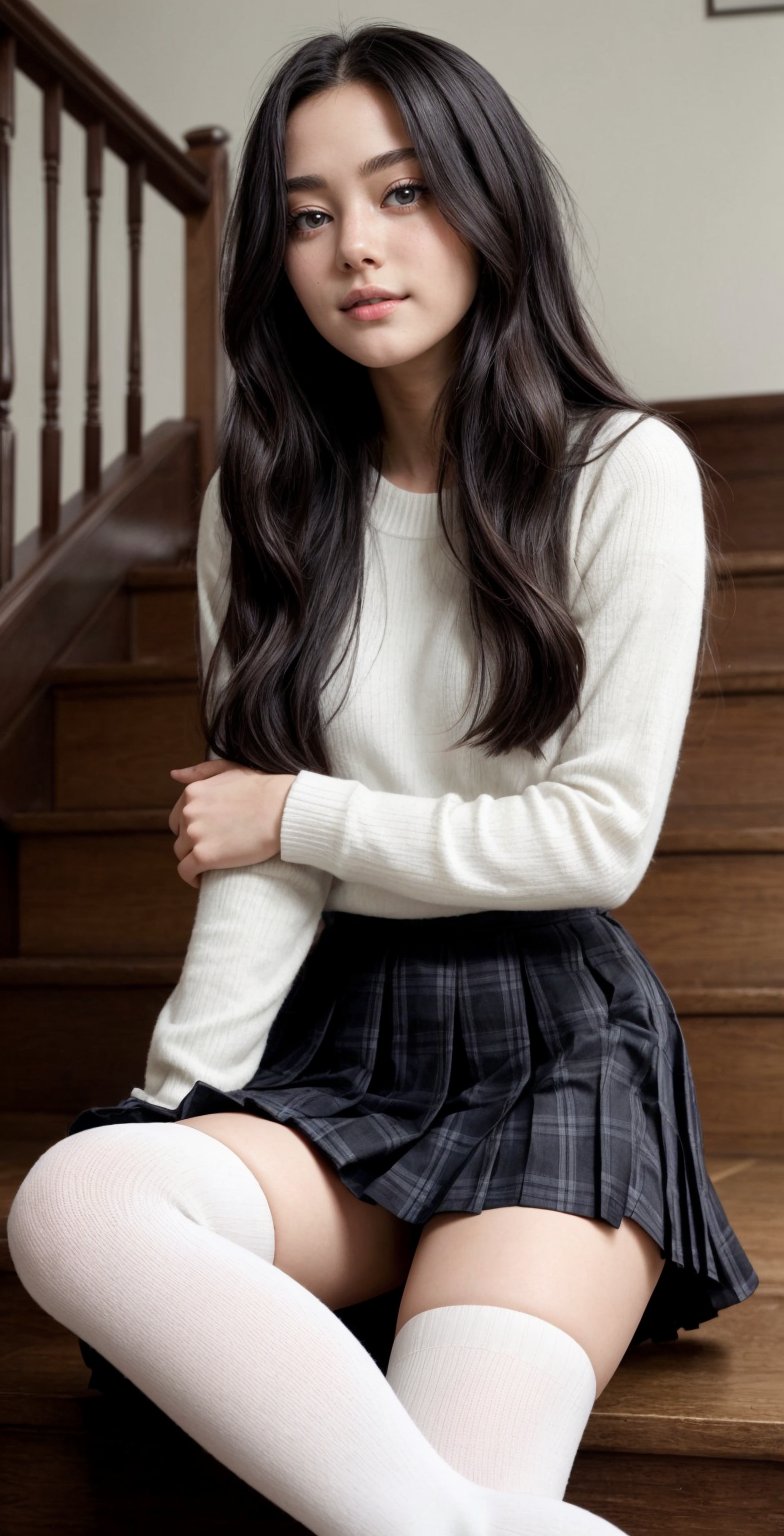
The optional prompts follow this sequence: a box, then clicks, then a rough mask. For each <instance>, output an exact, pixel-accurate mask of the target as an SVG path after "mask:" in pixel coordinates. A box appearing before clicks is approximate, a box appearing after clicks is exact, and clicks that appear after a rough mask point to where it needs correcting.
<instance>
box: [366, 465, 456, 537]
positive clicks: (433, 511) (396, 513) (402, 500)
mask: <svg viewBox="0 0 784 1536" xmlns="http://www.w3.org/2000/svg"><path fill="white" fill-rule="evenodd" d="M374 475H375V471H374V472H373V473H372V474H371V480H370V492H371V494H372V491H373V483H374ZM451 502H452V491H451V489H450V490H446V491H445V492H444V510H445V511H446V510H448V508H449V507H450V505H451ZM368 516H369V520H370V522H371V523H372V524H373V527H374V528H377V529H378V530H379V531H380V532H381V533H392V534H396V535H397V537H398V538H401V539H433V538H436V537H437V536H438V534H439V533H440V530H441V523H440V519H439V516H438V493H437V492H436V491H404V490H402V489H401V487H400V486H399V485H393V484H392V481H391V480H387V479H386V477H385V476H384V475H382V476H381V477H380V479H379V482H378V488H377V490H376V492H375V495H374V496H373V500H372V501H371V503H370V510H369V513H368Z"/></svg>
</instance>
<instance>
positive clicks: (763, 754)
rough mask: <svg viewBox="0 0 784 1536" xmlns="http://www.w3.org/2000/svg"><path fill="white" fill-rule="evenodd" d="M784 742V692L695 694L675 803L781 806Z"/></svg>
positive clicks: (675, 791) (673, 801)
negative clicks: (703, 695)
mask: <svg viewBox="0 0 784 1536" xmlns="http://www.w3.org/2000/svg"><path fill="white" fill-rule="evenodd" d="M782 743H784V694H778V693H763V694H742V693H737V694H730V693H727V694H724V695H723V696H722V695H718V694H717V695H712V696H709V697H705V698H698V699H695V700H694V701H693V703H692V706H691V710H690V712H689V717H688V720H687V722H686V730H685V732H684V736H683V745H682V747H681V753H680V757H679V760H678V769H677V773H676V775H675V780H674V783H673V786H672V793H671V796H670V802H669V803H670V805H673V806H683V805H737V806H747V807H749V808H751V807H753V806H757V805H781V802H782V797H783V796H784V780H782V772H781V756H782ZM666 825H667V822H666V817H665V827H666Z"/></svg>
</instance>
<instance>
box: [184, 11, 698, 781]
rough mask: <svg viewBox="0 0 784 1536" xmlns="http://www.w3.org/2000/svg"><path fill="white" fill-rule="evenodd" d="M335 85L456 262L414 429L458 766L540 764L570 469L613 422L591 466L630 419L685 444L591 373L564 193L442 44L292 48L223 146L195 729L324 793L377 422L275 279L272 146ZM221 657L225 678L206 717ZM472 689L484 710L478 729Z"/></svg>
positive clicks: (525, 130) (562, 613)
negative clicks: (529, 757)
mask: <svg viewBox="0 0 784 1536" xmlns="http://www.w3.org/2000/svg"><path fill="white" fill-rule="evenodd" d="M354 81H362V82H367V83H370V84H373V85H376V86H382V87H384V88H385V89H386V91H388V92H389V94H390V96H391V97H392V99H393V100H394V102H395V104H396V106H397V108H398V110H399V113H400V116H401V119H402V120H403V122H404V123H405V126H406V129H407V130H408V133H409V134H410V142H411V144H412V145H413V146H414V148H415V150H416V152H417V155H418V157H419V160H420V164H421V166H422V168H423V172H424V176H425V180H426V182H427V186H428V189H429V193H430V195H431V196H432V197H434V199H435V201H436V203H437V204H438V206H439V208H440V210H441V212H442V214H443V216H444V218H445V219H446V220H448V222H449V223H450V224H451V225H452V226H453V227H454V228H455V229H456V230H457V231H458V232H459V233H460V234H461V235H462V236H463V237H464V239H465V240H467V241H468V242H470V244H471V245H472V246H473V247H474V248H475V249H476V251H477V253H478V256H479V278H478V286H477V291H476V293H475V296H474V299H473V301H472V303H471V305H470V307H469V309H468V310H467V312H466V313H465V315H464V316H463V318H462V320H461V322H460V325H459V328H458V334H459V356H458V361H457V364H456V366H455V368H454V371H453V373H452V375H451V376H450V378H449V379H448V381H447V383H446V385H445V387H444V389H443V390H442V392H441V394H440V396H439V398H438V401H437V405H436V409H435V413H434V421H435V423H436V430H435V441H437V442H438V443H439V444H440V459H439V467H438V483H437V490H438V508H439V518H440V526H441V528H442V530H443V532H444V534H445V536H446V537H447V538H449V536H448V532H447V527H446V523H445V520H444V506H443V503H442V499H441V493H442V490H443V489H444V487H445V486H447V485H449V486H450V487H451V486H452V485H454V487H455V495H456V498H457V500H456V507H457V513H458V518H459V525H460V528H461V532H462V534H463V537H464V540H465V549H466V559H465V561H464V560H463V558H462V556H461V554H460V553H459V552H458V551H457V550H455V548H454V545H452V542H451V538H449V544H450V548H452V549H453V552H454V553H455V556H456V558H457V559H458V561H459V562H460V564H461V566H462V568H463V570H464V571H465V574H466V576H467V580H468V601H469V603H470V613H471V622H472V625H473V630H474V634H475V636H476V640H477V648H476V654H477V667H478V668H479V671H480V675H481V687H480V694H479V703H478V704H477V707H476V710H475V712H474V716H473V719H472V721H471V724H470V726H469V728H468V730H467V731H466V733H465V735H464V736H463V737H462V738H461V740H460V742H459V743H458V745H461V746H462V745H465V744H466V743H470V744H471V745H474V746H481V747H482V748H484V749H485V750H486V751H487V752H488V753H489V754H490V755H492V756H497V755H500V754H501V753H505V752H508V751H509V750H510V749H512V748H514V747H524V748H526V749H527V750H528V751H530V752H531V753H532V754H533V755H536V756H541V755H542V743H543V742H544V741H546V740H547V738H548V737H549V736H550V735H551V734H552V733H553V732H554V731H555V730H557V729H558V727H559V726H560V725H561V724H562V722H563V721H564V719H565V718H566V716H567V715H568V714H569V713H570V712H571V711H572V709H574V708H575V707H576V708H577V709H578V710H579V707H580V706H579V698H580V691H581V686H582V681H583V677H584V673H585V666H586V656H585V648H584V646H583V642H582V639H581V636H580V633H579V631H578V629H577V626H576V625H575V623H574V621H573V619H572V618H571V616H570V613H569V611H568V608H567V606H566V599H567V582H568V574H569V573H568V566H569V562H568V557H567V551H566V535H567V527H568V516H569V503H570V499H571V495H572V492H573V490H574V487H575V480H576V477H577V474H578V472H579V470H580V469H581V468H583V467H584V465H585V463H586V462H593V461H586V460H585V458H584V455H585V454H587V453H588V452H589V451H590V447H591V444H592V443H593V441H594V438H595V436H596V434H597V433H599V432H600V431H601V430H602V428H603V427H604V425H605V423H607V422H608V421H609V420H610V419H611V418H612V416H613V415H614V413H615V412H617V411H629V410H633V411H635V412H636V413H637V414H636V415H635V418H634V421H633V422H632V423H631V424H630V426H628V427H627V428H626V431H625V432H622V433H621V434H620V436H616V437H613V438H612V439H611V440H610V441H608V442H607V443H606V444H605V445H604V448H603V452H607V451H608V450H609V448H610V447H613V446H614V445H615V444H616V443H617V442H619V441H620V437H621V436H625V435H626V432H628V431H630V430H632V429H633V428H634V426H636V425H637V422H638V420H639V417H640V416H654V417H658V418H659V419H660V420H663V421H665V422H666V423H667V424H668V425H669V426H671V427H672V429H673V430H674V431H676V432H678V434H679V436H681V437H682V439H683V441H684V442H686V443H687V446H688V447H690V445H689V444H688V442H687V439H686V437H685V436H684V434H683V432H681V431H680V429H679V427H678V425H677V423H675V422H674V421H671V420H670V419H669V418H668V417H666V416H664V415H663V414H662V413H661V412H659V411H657V410H656V409H655V408H654V407H652V406H651V405H650V404H648V403H646V402H645V401H642V400H639V399H638V398H637V397H636V396H634V395H633V394H632V393H631V392H630V391H629V390H628V389H626V388H625V386H624V385H623V383H622V382H621V381H620V380H619V378H618V377H617V376H616V375H615V374H614V373H613V371H612V369H611V367H610V365H609V364H608V362H607V361H606V360H605V359H604V357H603V356H602V354H601V350H600V346H599V344H598V343H597V341H596V340H595V339H594V337H593V335H592V334H591V329H590V324H589V321H588V319H587V318H586V316H585V314H584V313H583V310H582V308H581V305H580V301H579V298H578V295H577V292H576V288H575V284H574V281H573V277H572V275H571V271H570V262H569V254H568V249H567V243H566V237H565V227H566V221H565V220H564V221H563V222H562V218H561V213H560V209H559V203H558V192H559V190H560V191H561V192H562V193H563V194H564V198H565V201H566V202H567V203H568V205H569V207H570V208H571V207H572V202H571V194H570V193H569V192H568V189H567V188H566V185H565V183H564V181H563V178H562V177H561V174H560V172H559V171H558V170H557V168H556V167H555V166H554V164H553V162H552V161H551V160H550V158H549V157H548V155H547V153H546V151H545V149H544V148H543V146H542V145H541V144H540V142H539V141H538V139H537V138H536V135H535V134H534V133H533V131H532V129H531V128H530V127H529V126H528V124H527V123H526V122H525V121H524V120H523V118H522V117H521V115H520V113H519V111H518V110H517V108H516V107H515V105H514V104H513V102H512V101H511V100H510V98H509V96H508V95H507V93H506V92H505V90H504V89H503V87H502V86H501V85H499V83H498V82H497V80H495V79H494V78H493V76H492V75H491V74H490V73H489V72H488V71H487V70H486V69H484V68H483V66H482V65H481V64H479V63H477V61H476V60H475V59H473V58H471V57H470V55H469V54H467V53H464V52H463V50H462V49H460V48H458V47H456V46H455V45H454V44H452V43H449V42H445V41H444V40H443V39H441V38H438V37H432V36H429V35H427V34H426V33H423V32H418V31H415V30H412V29H410V28H407V27H399V26H393V25H389V24H386V23H378V24H377V23H372V24H369V25H365V26H361V27H359V29H358V30H355V31H354V32H353V34H352V33H351V31H350V30H348V31H347V30H346V29H343V30H341V31H340V32H330V33H325V34H322V35H319V36H316V37H313V38H310V39H308V40H306V41H305V42H304V43H299V44H297V45H295V46H294V47H293V51H291V52H290V54H289V56H287V57H284V60H283V62H282V63H281V64H280V66H279V67H278V68H277V70H276V72H275V74H274V76H273V78H272V79H271V81H270V83H269V84H268V85H267V87H266V89H265V91H264V94H263V98H262V100H261V103H260V105H259V106H258V109H257V111H256V113H255V116H254V118H253V120H252V122H251V124H250V127H249V130H248V132H247V135H246V138H245V141H244V145H243V148H242V154H241V157H240V164H239V171H238V177H237V182H236V187H235V191H234V194H233V197H232V202H231V206H230V209H229V214H228V218H227V223H226V229H225V232H224V244H223V251H222V256H221V287H222V310H221V323H222V333H223V342H224V346H225V349H226V352H227V355H228V358H229V361H230V363H231V366H232V369H233V374H234V378H233V381H232V383H231V386H230V391H229V400H228V405H227V409H226V414H225V418H224V421H223V423H222V430H221V442H220V448H219V470H220V475H219V491H220V509H221V515H222V518H223V520H224V523H225V527H226V529H227V530H228V534H229V536H230V548H231V582H230V595H229V600H228V606H227V609H226V614H225V618H224V620H223V623H222V627H221V632H220V637H219V644H218V645H217V646H216V647H215V652H214V654H213V657H212V660H211V662H210V664H209V667H208V669H207V673H206V676H205V675H204V673H203V668H202V666H201V665H200V668H199V687H200V706H201V725H202V730H203V733H204V737H205V740H206V741H207V744H208V747H209V748H210V749H211V750H212V753H213V754H214V755H215V756H218V757H223V758H228V759H231V760H233V761H235V762H239V763H242V764H245V765H247V766H250V767H254V768H257V769H259V770H260V771H262V772H264V773H297V772H298V771H299V769H301V768H307V769H311V770H313V771H315V772H320V773H327V774H328V773H330V772H331V764H330V759H329V754H328V751H327V746H326V742H325V738H324V722H323V720H322V718H321V711H320V705H319V700H320V693H321V690H322V687H323V686H324V673H325V671H326V668H327V666H328V663H329V659H330V656H331V653H332V650H333V647H334V646H335V644H336V641H337V639H338V637H339V636H340V635H341V632H343V630H344V624H345V621H346V619H347V616H348V614H349V611H350V608H351V606H352V604H354V605H355V610H356V611H355V617H354V625H353V629H352V631H351V634H350V636H349V639H351V638H353V636H354V635H355V634H356V633H357V627H358V624H359V619H360V616H361V606H362V605H361V599H362V581H363V566H364V530H365V526H366V512H367V497H368V493H369V488H370V482H371V479H372V475H373V473H374V472H375V474H376V475H378V473H379V472H380V468H381V462H382V458H381V448H382V425H383V424H382V419H381V413H380V409H379V406H378V402H377V399H376V396H375V393H374V390H373V388H372V385H371V382H370V379H369V376H368V372H367V369H366V368H364V367H363V366H362V365H361V364H359V363H357V362H355V361H354V360H353V359H351V358H349V357H347V356H345V355H344V354H343V353H341V352H340V351H339V350H338V349H337V348H335V347H333V346H331V345H330V344H329V343H328V342H327V341H325V339H324V338H323V337H322V336H321V335H320V333H319V332H318V331H317V330H316V328H315V327H314V326H313V325H312V323H311V322H310V320H309V318H308V317H307V315H306V314H305V311H304V310H303V308H302V306H301V304H300V303H299V301H298V299H297V297H296V295H295V293H294V291H293V289H292V288H291V285H290V283H289V281H288V278H287V275H286V272H285V270H284V257H285V253H286V241H287V217H288V208H287V199H286V191H285V181H286V172H285V134H286V124H287V118H288V115H289V113H290V112H291V111H292V110H293V108H294V107H295V106H296V105H297V104H298V103H299V102H301V101H302V100H304V99H305V98H306V97H308V96H311V95H313V94H314V93H315V92H320V91H324V90H327V89H329V88H331V87H334V86H338V85H342V84H344V83H346V82H354ZM573 222H574V225H575V227H577V220H576V219H574V221H573ZM690 451H691V450H690ZM693 457H694V459H695V462H697V467H698V469H699V473H700V477H701V480H702V483H703V490H704V492H705V493H706V494H705V497H704V500H709V489H710V488H709V482H708V478H707V476H706V474H705V473H704V471H703V469H702V467H701V466H700V463H699V462H698V459H697V455H696V454H693ZM377 483H378V482H377V481H376V484H377ZM706 542H707V557H706V565H707V569H706V591H705V602H704V609H703V618H702V629H701V635H700V666H701V664H702V658H703V655H704V652H705V648H706V645H707V643H708V623H707V620H708V615H709V614H710V610H711V607H712V601H713V597H714V595H715V591H716V588H717V576H716V570H715V555H716V554H717V552H718V540H717V538H716V535H715V534H714V532H713V530H712V529H711V527H710V523H709V521H708V520H707V519H706ZM222 646H224V647H225V652H226V656H227V658H228V663H229V666H228V675H227V681H226V683H225V685H224V687H223V689H222V690H220V691H218V692H217V696H216V698H215V699H214V701H212V700H211V702H210V704H209V705H208V693H209V694H210V695H211V690H212V684H213V680H214V677H215V674H216V670H217V667H218V665H219V655H218V653H219V652H220V651H221V648H222ZM346 649H347V647H345V648H344V652H343V655H342V656H341V657H340V658H338V660H337V661H336V663H335V668H334V669H333V672H334V670H337V667H338V666H339V665H340V664H341V663H342V660H343V659H344V656H345V653H346ZM700 666H698V668H697V676H699V671H700ZM488 674H491V675H492V676H493V691H492V693H491V695H490V699H489V703H488V704H487V708H486V710H485V713H484V714H483V715H482V717H481V718H478V717H479V711H480V708H481V706H482V704H483V702H484V693H485V680H486V678H487V676H488ZM332 675H333V673H330V677H331V676H332ZM475 680H476V674H475Z"/></svg>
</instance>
